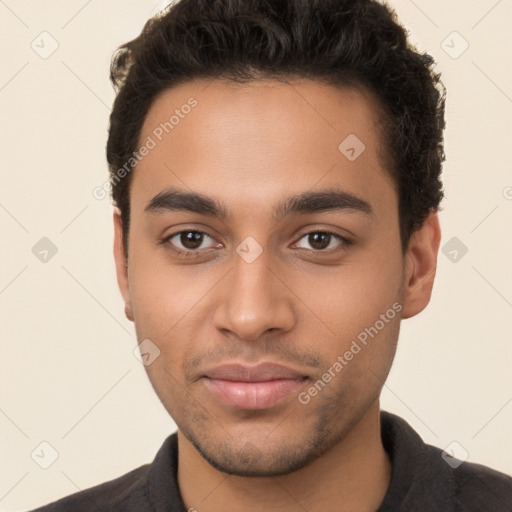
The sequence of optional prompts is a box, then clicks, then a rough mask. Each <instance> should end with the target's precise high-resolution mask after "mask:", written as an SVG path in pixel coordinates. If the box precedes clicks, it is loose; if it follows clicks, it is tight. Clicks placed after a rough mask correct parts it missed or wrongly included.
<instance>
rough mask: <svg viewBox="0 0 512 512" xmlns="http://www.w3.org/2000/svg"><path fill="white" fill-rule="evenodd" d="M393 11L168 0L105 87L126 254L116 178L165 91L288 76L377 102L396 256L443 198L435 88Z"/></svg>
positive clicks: (297, 0) (288, 1)
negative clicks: (392, 191)
mask: <svg viewBox="0 0 512 512" xmlns="http://www.w3.org/2000/svg"><path fill="white" fill-rule="evenodd" d="M434 67H435V61H434V59H433V57H431V56H430V55H429V54H426V53H419V52H418V51H417V50H416V49H415V48H414V47H413V46H412V45H411V43H410V42H409V41H408V34H407V32H406V30H405V29H404V28H403V26H402V25H401V24H400V23H399V21H398V19H397V16H396V13H395V12H394V11H393V10H392V9H391V8H390V7H389V6H388V5H387V4H385V3H379V2H377V1H376V0H179V1H178V2H173V3H171V4H169V5H168V6H167V8H166V9H164V10H163V11H161V12H160V13H159V14H157V15H156V16H154V17H153V18H151V19H149V20H148V21H147V22H146V24H145V25H144V27H143V29H142V32H141V33H140V35H139V36H138V37H136V38H135V39H133V40H131V41H129V42H127V43H125V44H123V45H122V46H120V47H119V48H117V50H116V51H115V53H114V54H113V56H112V61H111V67H110V79H111V81H112V84H113V86H114V88H115V90H116V93H117V95H116V98H115V101H114V105H113V109H112V113H111V116H110V123H109V135H108V142H107V146H106V153H107V161H108V164H109V175H110V185H111V195H112V199H113V201H114V203H115V205H116V206H117V207H118V208H119V209H120V210H121V218H122V223H123V243H124V249H125V255H126V256H127V255H128V231H129V223H130V198H129V187H130V181H131V174H132V173H130V172H128V173H126V172H125V173H123V176H125V177H124V178H123V179H122V180H120V179H119V175H118V174H117V171H118V170H120V169H121V168H123V166H124V169H126V164H127V162H131V166H132V167H134V166H135V165H136V160H135V159H134V158H133V155H134V153H135V150H136V148H137V146H138V143H139V137H140V132H141V129H142V125H143V123H144V120H145V117H146V115H147V113H148V111H149V109H150V107H151V105H152V103H153V102H154V101H155V99H156V97H157V96H158V95H159V94H160V93H161V92H163V91H164V90H166V89H169V88H172V87H173V86H176V85H178V84H180V83H183V82H187V81H191V80H193V79H196V78H207V79H222V80H232V81H235V82H246V81H253V80H259V79H273V78H274V79H280V78H282V77H290V78H291V77H299V78H308V79H312V80H316V81H318V82H322V83H326V84H330V85H335V86H340V87H343V86H346V87H358V86H359V87H366V88H367V89H368V90H370V91H371V92H372V93H373V94H374V95H375V96H376V98H377V99H378V105H379V107H380V108H379V116H380V119H381V125H382V135H381V143H382V147H384V148H386V149H385V160H386V164H387V165H386V169H387V171H388V172H389V174H390V175H391V177H392V178H393V180H394V181H393V183H394V184H395V185H396V186H397V191H398V196H399V205H398V206H399V219H400V220H399V222H400V237H401V242H402V250H403V252H404V253H405V251H406V248H407V247H408V244H409V240H410V236H411V235H412V233H413V232H414V231H415V230H417V229H418V228H420V227H421V226H422V225H423V223H424V221H425V219H426V218H427V217H428V215H429V213H430V212H431V211H437V210H438V209H439V205H440V202H441V200H442V198H443V196H444V193H443V190H442V182H441V179H440V175H441V168H442V163H443V161H444V159H445V155H444V149H443V130H444V127H445V119H444V112H445V97H446V91H445V88H444V86H443V84H442V82H441V79H440V74H439V73H435V72H434Z"/></svg>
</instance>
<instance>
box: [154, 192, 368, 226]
mask: <svg viewBox="0 0 512 512" xmlns="http://www.w3.org/2000/svg"><path fill="white" fill-rule="evenodd" d="M144 211H145V212H147V213H151V214H159V213H164V212H167V211H188V212H192V213H197V214H199V215H206V216H210V217H217V218H219V219H226V218H227V217H228V212H227V209H226V207H225V206H224V205H223V204H222V203H220V202H218V201H216V200H215V199H213V198H211V197H208V196H205V195H203V194H198V193H195V192H185V191H183V190H180V189H177V188H168V189H166V190H164V191H162V192H160V193H159V194H157V195H156V196H155V197H153V198H152V199H151V201H150V202H149V203H148V205H147V206H146V208H145V209H144ZM330 211H333V212H334V211H346V212H350V213H363V214H365V215H368V216H373V215H374V211H373V208H372V206H371V204H370V203H369V202H367V201H365V200H364V199H362V198H360V197H357V196H355V195H354V194H352V193H349V192H346V191H343V190H340V189H336V188H334V189H333V188H330V189H325V190H320V191H314V192H304V193H302V194H299V195H295V196H289V197H286V198H285V199H284V200H283V201H282V202H281V203H279V204H278V205H277V206H276V207H275V208H274V209H273V211H272V217H273V219H274V220H276V221H279V220H281V219H283V218H284V217H287V216H289V215H293V214H295V215H305V214H308V213H317V212H330Z"/></svg>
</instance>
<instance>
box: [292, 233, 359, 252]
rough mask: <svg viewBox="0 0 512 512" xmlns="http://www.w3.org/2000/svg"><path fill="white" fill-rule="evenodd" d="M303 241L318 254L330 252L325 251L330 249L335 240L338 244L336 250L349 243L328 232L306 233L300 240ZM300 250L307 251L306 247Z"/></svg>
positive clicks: (341, 237) (343, 238)
mask: <svg viewBox="0 0 512 512" xmlns="http://www.w3.org/2000/svg"><path fill="white" fill-rule="evenodd" d="M303 239H305V240H306V242H307V243H308V244H309V245H310V247H311V248H312V250H313V251H318V252H330V251H325V249H332V248H333V246H332V242H333V241H334V242H335V241H336V240H338V241H339V242H340V243H339V244H338V246H337V247H338V248H339V247H343V246H346V245H349V244H350V242H349V241H348V240H347V239H346V238H345V237H343V236H341V235H338V234H337V233H331V232H330V231H312V232H311V233H306V234H305V235H304V236H302V237H301V240H303ZM299 247H300V246H299ZM300 248H301V249H308V247H300ZM334 249H335V250H336V247H334Z"/></svg>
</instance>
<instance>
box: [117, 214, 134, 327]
mask: <svg viewBox="0 0 512 512" xmlns="http://www.w3.org/2000/svg"><path fill="white" fill-rule="evenodd" d="M114 259H115V262H116V274H117V284H118V286H119V290H120V291H121V295H122V296H123V300H124V314H125V315H126V318H128V320H131V321H132V322H133V311H132V304H131V300H130V287H129V285H128V262H127V260H126V257H125V255H124V249H123V221H122V220H121V210H120V209H119V208H117V207H116V206H114Z"/></svg>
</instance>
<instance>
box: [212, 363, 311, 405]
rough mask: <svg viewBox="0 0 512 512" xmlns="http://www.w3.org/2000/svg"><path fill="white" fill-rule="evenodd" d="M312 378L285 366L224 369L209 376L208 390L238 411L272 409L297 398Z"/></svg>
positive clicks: (213, 371)
mask: <svg viewBox="0 0 512 512" xmlns="http://www.w3.org/2000/svg"><path fill="white" fill-rule="evenodd" d="M308 378H309V377H308V376H307V375H304V374H301V373H300V372H297V371H295V370H292V369H291V368H287V367H285V366H281V365H277V364H273V363H262V364H259V365H257V366H245V365H241V364H230V365H223V366H218V367H216V368H213V369H211V370H209V371H207V372H206V374H205V375H204V376H203V378H202V380H203V382H204V384H205V386H206V388H207V389H208V390H209V391H210V392H211V393H212V394H213V395H214V396H215V397H216V399H218V400H219V401H220V402H221V403H223V404H224V405H228V406H231V407H235V408H238V409H252V410H258V409H259V410H261V409H268V408H270V407H273V406H275V405H277V404H278V403H281V402H283V401H285V399H290V397H292V396H294V395H296V394H297V392H298V390H299V389H300V388H301V387H302V385H303V384H304V382H305V381H306V380H308Z"/></svg>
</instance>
